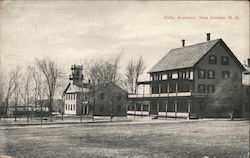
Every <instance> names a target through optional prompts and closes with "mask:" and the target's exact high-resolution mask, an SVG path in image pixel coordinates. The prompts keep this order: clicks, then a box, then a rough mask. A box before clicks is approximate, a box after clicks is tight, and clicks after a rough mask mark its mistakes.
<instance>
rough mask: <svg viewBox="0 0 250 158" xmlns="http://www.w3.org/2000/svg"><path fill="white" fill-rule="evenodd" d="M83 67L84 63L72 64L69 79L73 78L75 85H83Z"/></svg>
mask: <svg viewBox="0 0 250 158" xmlns="http://www.w3.org/2000/svg"><path fill="white" fill-rule="evenodd" d="M82 69H83V68H82V65H75V64H74V65H71V75H70V76H69V79H70V80H72V82H73V85H78V86H79V85H82V81H83V74H82Z"/></svg>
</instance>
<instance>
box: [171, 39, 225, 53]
mask: <svg viewBox="0 0 250 158" xmlns="http://www.w3.org/2000/svg"><path fill="white" fill-rule="evenodd" d="M219 40H221V38H218V39H214V40H211V41H205V42H200V43H195V44H192V45H188V46H184V47H178V48H173V49H170V50H175V49H182V48H187V47H191V46H196V45H199V44H205V43H210V42H214V41H219Z"/></svg>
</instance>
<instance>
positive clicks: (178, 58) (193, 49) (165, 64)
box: [149, 39, 221, 73]
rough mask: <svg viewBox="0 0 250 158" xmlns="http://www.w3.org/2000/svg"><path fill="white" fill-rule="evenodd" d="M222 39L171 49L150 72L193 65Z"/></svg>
mask: <svg viewBox="0 0 250 158" xmlns="http://www.w3.org/2000/svg"><path fill="white" fill-rule="evenodd" d="M220 40H221V39H216V40H212V41H208V42H203V43H198V44H194V45H190V46H185V47H181V48H175V49H172V50H170V51H169V52H168V53H167V54H166V55H165V56H164V57H163V58H162V59H161V60H160V61H159V62H158V63H156V64H155V65H154V66H153V68H152V69H151V70H150V71H149V73H153V72H160V71H167V70H173V69H183V68H189V67H193V66H194V65H195V64H196V63H197V62H198V61H199V60H200V59H201V58H202V57H203V56H204V55H205V54H206V53H207V52H208V51H209V50H210V49H212V48H213V46H214V45H216V44H217V43H218V42H219V41H220Z"/></svg>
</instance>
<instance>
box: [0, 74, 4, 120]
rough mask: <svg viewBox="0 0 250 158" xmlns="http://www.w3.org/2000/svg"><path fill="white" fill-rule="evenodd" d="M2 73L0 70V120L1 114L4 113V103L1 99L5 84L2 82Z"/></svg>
mask: <svg viewBox="0 0 250 158" xmlns="http://www.w3.org/2000/svg"><path fill="white" fill-rule="evenodd" d="M3 75H4V74H3V73H2V72H1V70H0V120H1V117H2V115H3V114H4V111H5V110H4V104H3V99H4V86H5V82H4V76H3Z"/></svg>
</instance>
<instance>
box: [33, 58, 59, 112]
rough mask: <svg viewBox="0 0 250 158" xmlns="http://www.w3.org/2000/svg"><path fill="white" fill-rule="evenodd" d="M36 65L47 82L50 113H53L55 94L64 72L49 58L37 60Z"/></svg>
mask: <svg viewBox="0 0 250 158" xmlns="http://www.w3.org/2000/svg"><path fill="white" fill-rule="evenodd" d="M36 65H37V67H38V68H39V70H40V71H41V72H42V74H43V77H44V79H45V82H46V87H47V95H48V99H49V106H48V108H49V112H50V113H51V112H53V98H54V94H55V91H56V88H57V84H58V80H59V79H60V78H61V76H62V72H61V70H60V69H59V67H58V66H57V64H56V63H55V62H54V61H53V60H51V59H49V58H43V59H36Z"/></svg>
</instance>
